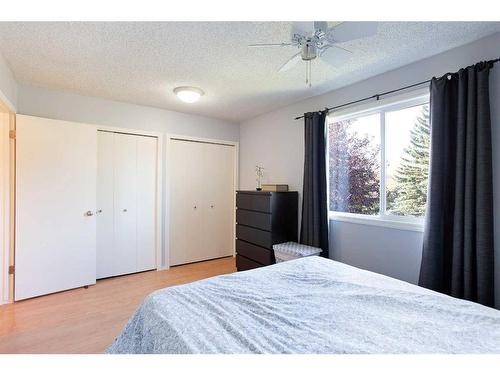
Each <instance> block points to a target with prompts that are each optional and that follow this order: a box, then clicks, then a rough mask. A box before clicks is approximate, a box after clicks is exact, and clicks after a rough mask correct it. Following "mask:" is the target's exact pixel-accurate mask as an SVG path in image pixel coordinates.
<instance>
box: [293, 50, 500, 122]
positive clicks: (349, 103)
mask: <svg viewBox="0 0 500 375" xmlns="http://www.w3.org/2000/svg"><path fill="white" fill-rule="evenodd" d="M499 61H500V58H498V59H495V60H489V61H486V63H491V64H495V63H497V62H499ZM450 74H453V73H446V74H443V77H444V76H448V75H450ZM431 81H432V79H428V80H425V81H422V82H418V83H414V84H412V85H408V86H404V87H400V88H398V89H394V90H390V91H385V92H382V93H380V94H375V95H372V96H367V97H366V98H363V99H358V100H354V101H352V102H348V103H344V104H340V105H336V106H334V107H330V108H325V111H332V110H334V109H339V108H342V107H347V106H350V105H352V104H356V103H361V102H364V101H366V100H370V99H376V100H379V99H380V97H381V96H385V95H389V94H392V93H395V92H398V91H403V90H406V89H411V88H412V87H416V86H420V85H423V84H426V83H429V82H431ZM301 118H304V115H302V116H299V117H295V120H300V119H301Z"/></svg>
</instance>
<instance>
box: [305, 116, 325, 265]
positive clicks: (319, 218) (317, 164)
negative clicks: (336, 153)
mask: <svg viewBox="0 0 500 375" xmlns="http://www.w3.org/2000/svg"><path fill="white" fill-rule="evenodd" d="M325 119H326V112H310V113H306V114H304V138H305V158H304V188H303V194H302V224H301V229H300V242H301V243H302V244H305V245H309V246H315V247H319V248H321V249H323V252H322V253H321V255H322V256H324V257H328V197H327V191H328V190H327V185H326V183H327V180H326V179H327V176H326V133H325V126H326V125H325Z"/></svg>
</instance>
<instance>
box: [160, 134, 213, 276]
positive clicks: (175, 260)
mask: <svg viewBox="0 0 500 375" xmlns="http://www.w3.org/2000/svg"><path fill="white" fill-rule="evenodd" d="M170 148H171V149H170V156H171V158H170V178H169V181H170V210H169V211H170V215H169V220H170V225H169V227H170V228H169V249H170V265H172V266H175V265H178V264H184V263H191V262H196V261H198V260H200V248H201V246H202V244H203V242H204V239H203V238H202V235H201V231H202V224H203V221H202V214H201V212H202V211H201V210H202V208H203V207H202V203H203V202H202V200H203V196H202V195H201V192H202V189H203V187H204V181H203V178H204V177H205V175H204V167H205V164H204V163H203V161H204V154H203V152H204V148H203V144H202V143H197V142H187V141H182V140H172V142H171V145H170Z"/></svg>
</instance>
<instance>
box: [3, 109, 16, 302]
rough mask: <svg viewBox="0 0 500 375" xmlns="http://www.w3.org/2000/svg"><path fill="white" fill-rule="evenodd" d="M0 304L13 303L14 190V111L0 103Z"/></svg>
mask: <svg viewBox="0 0 500 375" xmlns="http://www.w3.org/2000/svg"><path fill="white" fill-rule="evenodd" d="M0 116H1V118H0V146H1V147H0V150H1V155H0V162H1V164H0V182H1V183H0V207H1V208H2V209H1V216H0V233H1V236H0V238H1V241H0V267H1V269H0V305H2V304H5V303H9V302H12V301H13V298H14V275H13V274H10V273H9V268H10V266H13V265H14V199H15V196H14V191H15V174H14V173H15V157H14V156H15V138H11V137H10V131H11V130H12V131H15V120H16V118H15V112H14V111H13V110H12V109H11V107H10V106H9V105H7V104H4V103H3V102H2V101H1V100H0Z"/></svg>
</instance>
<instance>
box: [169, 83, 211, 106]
mask: <svg viewBox="0 0 500 375" xmlns="http://www.w3.org/2000/svg"><path fill="white" fill-rule="evenodd" d="M174 94H175V95H177V97H178V98H179V99H180V100H182V101H183V102H184V103H194V102H197V101H198V100H199V99H200V98H201V96H202V95H204V94H205V93H204V92H203V90H202V89H200V88H198V87H191V86H181V87H176V88H175V89H174Z"/></svg>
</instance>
